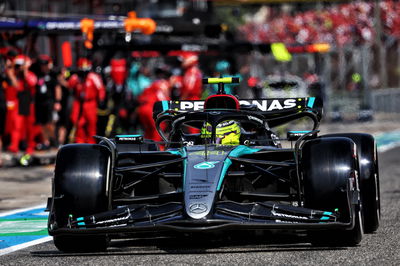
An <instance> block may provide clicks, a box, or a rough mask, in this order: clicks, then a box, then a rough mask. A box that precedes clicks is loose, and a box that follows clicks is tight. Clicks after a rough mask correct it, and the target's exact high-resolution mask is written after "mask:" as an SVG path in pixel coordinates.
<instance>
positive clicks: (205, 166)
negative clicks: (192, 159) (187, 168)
mask: <svg viewBox="0 0 400 266" xmlns="http://www.w3.org/2000/svg"><path fill="white" fill-rule="evenodd" d="M217 163H219V161H214V162H202V163H198V164H196V165H195V166H193V167H194V168H196V169H200V170H205V169H210V168H214V167H215V165H216V164H217Z"/></svg>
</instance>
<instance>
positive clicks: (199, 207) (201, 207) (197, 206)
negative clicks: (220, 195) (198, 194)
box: [189, 203, 207, 214]
mask: <svg viewBox="0 0 400 266" xmlns="http://www.w3.org/2000/svg"><path fill="white" fill-rule="evenodd" d="M189 211H190V212H191V213H195V214H200V213H203V212H206V211H207V205H205V204H204V203H193V204H192V205H190V206H189Z"/></svg>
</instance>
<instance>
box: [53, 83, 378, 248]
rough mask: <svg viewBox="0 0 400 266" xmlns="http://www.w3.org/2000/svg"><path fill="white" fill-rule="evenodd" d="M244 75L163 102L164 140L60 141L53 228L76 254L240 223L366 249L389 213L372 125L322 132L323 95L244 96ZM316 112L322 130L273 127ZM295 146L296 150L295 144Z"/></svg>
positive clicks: (160, 125)
mask: <svg viewBox="0 0 400 266" xmlns="http://www.w3.org/2000/svg"><path fill="white" fill-rule="evenodd" d="M233 82H238V79H237V78H209V79H205V80H204V81H203V83H208V84H211V83H214V84H218V86H219V90H218V94H216V95H212V96H209V97H208V98H207V99H206V100H205V101H162V102H158V103H156V104H155V105H154V111H153V114H154V118H155V124H156V127H157V130H158V132H159V133H160V135H161V136H162V138H163V140H164V141H163V142H160V143H156V142H154V141H151V140H145V139H143V137H142V136H140V135H117V136H116V137H115V138H114V139H108V138H104V137H97V139H98V140H99V142H98V144H68V145H64V146H63V147H61V148H60V150H59V152H58V154H57V159H56V166H55V176H54V183H53V193H52V197H51V198H49V204H48V209H49V211H50V214H49V221H48V231H49V234H50V235H52V236H53V238H54V243H55V245H56V247H57V248H58V249H59V250H61V251H64V252H82V251H101V250H105V249H106V248H107V245H108V243H109V240H110V238H115V237H121V235H122V236H124V237H130V236H137V235H140V236H143V235H144V236H146V237H151V236H161V235H163V234H167V233H169V234H171V233H172V234H178V233H183V234H191V233H210V232H218V233H220V232H223V233H226V234H230V233H232V232H235V231H237V230H252V231H256V230H257V231H271V230H274V231H275V230H278V231H279V230H284V231H287V230H288V231H293V232H303V233H305V234H307V235H308V238H307V239H309V241H310V242H311V243H313V244H314V245H324V246H325V245H327V246H354V245H357V244H358V243H359V242H360V241H361V239H362V236H363V233H370V232H374V231H376V230H377V228H378V226H379V219H380V195H379V174H378V157H377V151H376V145H375V140H374V138H373V137H372V136H371V135H369V134H360V133H347V134H330V135H322V136H318V126H319V122H320V120H321V117H322V103H321V102H320V100H318V99H316V98H313V97H308V98H284V99H251V100H240V101H239V100H238V99H237V98H236V97H234V96H232V95H227V94H224V84H225V83H233ZM304 119H308V120H309V121H310V122H311V124H312V128H311V129H310V130H302V131H289V132H287V137H285V138H282V137H281V138H279V137H278V136H277V135H276V133H275V132H274V131H273V130H272V129H271V128H274V127H278V126H280V125H284V124H287V123H289V122H292V121H295V120H299V121H303V120H304ZM285 143H287V144H291V146H290V145H287V146H288V147H284V144H285Z"/></svg>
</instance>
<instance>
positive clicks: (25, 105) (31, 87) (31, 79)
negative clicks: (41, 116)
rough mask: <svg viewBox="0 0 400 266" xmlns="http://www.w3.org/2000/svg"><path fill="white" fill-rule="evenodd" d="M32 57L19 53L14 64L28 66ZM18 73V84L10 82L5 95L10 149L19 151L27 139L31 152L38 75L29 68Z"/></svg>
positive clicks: (33, 145)
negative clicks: (20, 144) (20, 145)
mask: <svg viewBox="0 0 400 266" xmlns="http://www.w3.org/2000/svg"><path fill="white" fill-rule="evenodd" d="M30 63H31V62H30V59H29V58H28V57H26V56H23V55H18V56H16V57H15V58H14V60H13V66H14V67H15V66H21V67H22V68H23V67H26V68H28V67H29V65H30ZM19 71H20V72H19V74H18V73H17V75H16V84H10V85H9V86H8V87H7V88H6V92H5V94H6V95H5V97H6V103H7V115H6V133H8V134H10V145H9V146H8V151H10V152H13V153H16V152H18V151H19V143H20V141H21V140H23V139H25V140H26V143H27V148H26V153H27V154H31V153H32V152H33V151H34V149H35V141H34V137H35V135H34V131H35V130H34V124H35V109H34V102H33V99H34V96H35V86H36V84H37V77H36V75H35V74H33V73H32V72H30V71H28V70H25V71H24V70H19Z"/></svg>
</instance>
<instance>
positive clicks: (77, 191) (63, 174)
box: [51, 144, 111, 252]
mask: <svg viewBox="0 0 400 266" xmlns="http://www.w3.org/2000/svg"><path fill="white" fill-rule="evenodd" d="M110 167H111V153H110V151H109V150H108V149H107V148H106V147H105V146H102V145H98V144H69V145H65V146H63V147H62V148H61V149H60V150H59V152H58V154H57V159H56V167H55V175H54V189H53V190H54V191H53V204H52V209H51V215H52V217H53V218H52V220H53V221H52V222H53V224H52V225H51V226H52V227H53V228H54V227H56V228H66V227H67V226H68V218H69V217H70V216H72V217H74V218H78V217H81V216H86V215H91V214H95V213H99V212H103V211H106V210H107V208H108V200H107V199H108V197H107V193H106V186H107V182H108V179H109V175H110ZM53 239H54V244H55V246H56V247H57V248H58V249H59V250H60V251H63V252H89V251H102V250H105V249H106V248H107V244H108V238H107V236H106V235H93V236H79V235H55V236H54V238H53Z"/></svg>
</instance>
